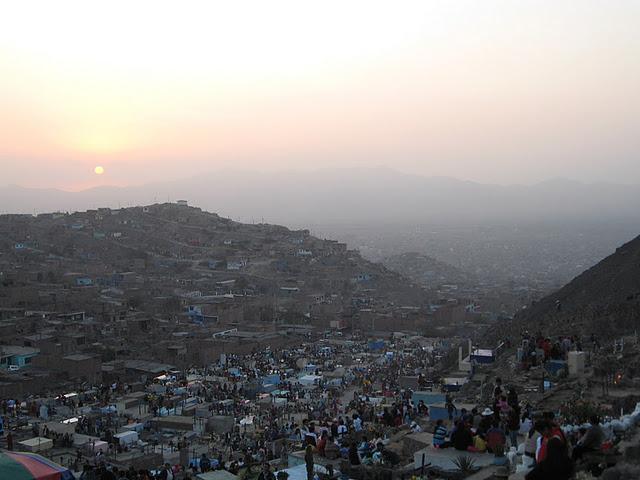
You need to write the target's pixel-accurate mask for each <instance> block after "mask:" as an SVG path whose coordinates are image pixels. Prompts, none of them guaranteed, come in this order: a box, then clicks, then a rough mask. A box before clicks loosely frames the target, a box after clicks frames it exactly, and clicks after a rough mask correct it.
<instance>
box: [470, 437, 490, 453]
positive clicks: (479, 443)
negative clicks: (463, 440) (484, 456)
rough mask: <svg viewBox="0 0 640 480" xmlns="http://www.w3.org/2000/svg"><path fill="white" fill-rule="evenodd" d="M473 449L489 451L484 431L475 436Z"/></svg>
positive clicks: (480, 451) (481, 451) (482, 451)
mask: <svg viewBox="0 0 640 480" xmlns="http://www.w3.org/2000/svg"><path fill="white" fill-rule="evenodd" d="M473 449H474V451H476V452H479V453H484V452H486V451H487V441H486V440H485V438H484V435H483V434H482V433H479V434H478V435H476V436H474V437H473Z"/></svg>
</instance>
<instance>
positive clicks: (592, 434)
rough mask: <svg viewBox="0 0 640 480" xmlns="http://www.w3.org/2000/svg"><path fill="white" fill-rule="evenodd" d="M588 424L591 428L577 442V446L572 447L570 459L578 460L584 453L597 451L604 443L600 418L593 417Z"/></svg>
mask: <svg viewBox="0 0 640 480" xmlns="http://www.w3.org/2000/svg"><path fill="white" fill-rule="evenodd" d="M589 423H591V427H589V429H588V430H587V432H586V433H585V434H584V436H583V437H582V438H581V439H580V440H578V444H577V445H576V446H575V447H574V449H573V452H572V455H571V458H572V459H573V460H574V461H575V460H579V459H581V458H582V455H583V454H584V453H585V452H590V451H591V452H593V451H596V450H599V449H600V447H601V446H602V442H604V431H603V430H602V427H601V426H600V418H598V416H597V415H594V416H592V417H591V418H590V420H589Z"/></svg>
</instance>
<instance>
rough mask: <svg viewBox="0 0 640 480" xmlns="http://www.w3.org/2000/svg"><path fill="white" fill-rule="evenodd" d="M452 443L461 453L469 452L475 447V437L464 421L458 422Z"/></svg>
mask: <svg viewBox="0 0 640 480" xmlns="http://www.w3.org/2000/svg"><path fill="white" fill-rule="evenodd" d="M451 443H452V444H453V447H454V448H455V449H456V450H460V451H467V449H468V448H469V447H472V446H473V435H472V434H471V431H470V430H469V429H468V428H467V425H466V424H465V423H464V422H463V421H462V420H460V421H459V422H458V425H457V426H456V430H455V431H454V432H453V433H452V434H451Z"/></svg>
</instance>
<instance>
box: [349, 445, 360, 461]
mask: <svg viewBox="0 0 640 480" xmlns="http://www.w3.org/2000/svg"><path fill="white" fill-rule="evenodd" d="M349 463H350V464H351V465H360V456H359V455H358V445H357V444H356V442H351V445H350V446H349Z"/></svg>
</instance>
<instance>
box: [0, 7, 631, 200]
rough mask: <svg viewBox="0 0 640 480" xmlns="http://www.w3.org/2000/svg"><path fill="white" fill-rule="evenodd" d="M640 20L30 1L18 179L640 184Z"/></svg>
mask: <svg viewBox="0 0 640 480" xmlns="http://www.w3.org/2000/svg"><path fill="white" fill-rule="evenodd" d="M34 12H37V14H34ZM639 22H640V3H637V2H632V1H620V2H613V3H610V2H608V3H606V2H597V1H582V2H579V3H577V2H551V1H534V0H527V1H522V2H509V1H504V0H503V1H500V0H487V1H485V2H476V1H471V0H466V1H460V2H447V1H428V2H423V1H407V2H401V3H399V4H398V3H397V2H388V1H373V2H371V1H369V2H364V1H354V2H348V3H347V4H345V3H344V2H332V1H330V2H324V3H323V4H322V5H311V4H304V3H300V2H293V1H279V2H278V1H276V2H270V3H269V4H268V5H267V4H264V2H251V1H247V2H237V3H234V4H228V3H223V2H220V3H216V2H201V1H195V0H191V1H187V2H181V3H180V5H177V4H176V5H175V6H174V5H171V4H161V3H158V2H148V1H140V2H134V3H133V4H131V3H130V2H123V1H116V2H110V3H109V4H108V5H100V4H96V3H93V2H80V1H75V0H63V1H60V2H55V3H51V4H48V3H44V4H43V3H36V2H31V1H25V2H19V3H16V2H14V3H11V4H10V5H7V6H6V8H5V9H4V10H3V17H2V19H1V20H0V104H2V105H3V108H2V109H1V110H0V132H1V133H0V166H1V167H2V178H1V182H2V183H3V184H19V185H24V186H28V187H55V188H62V189H65V190H81V189H85V188H90V187H94V186H100V185H120V186H126V185H139V184H144V183H150V182H163V181H171V180H174V179H177V178H188V177H190V176H197V175H200V174H204V173H206V172H210V171H212V170H219V169H221V168H230V167H233V168H244V169H249V170H264V171H267V172H276V171H281V170H290V169H298V170H314V169H318V168H338V167H372V166H387V167H390V168H394V169H397V170H400V171H403V172H406V173H408V174H415V175H421V176H426V177H432V176H449V177H455V178H460V179H463V180H470V181H476V182H481V183H496V184H514V183H515V184H534V183H536V182H540V181H544V180H546V179H550V178H557V177H565V178H569V179H575V180H578V181H583V182H596V181H606V182H614V183H617V182H624V183H640V162H639V161H638V158H637V153H638V152H639V151H640V131H639V129H640V123H639V122H637V118H640V91H639V90H638V88H637V85H639V84H640V60H639V59H640V29H638V28H637V25H638V23H639ZM98 166H100V167H102V168H103V170H101V172H103V173H102V174H101V175H97V174H95V173H94V169H95V168H96V167H98Z"/></svg>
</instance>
